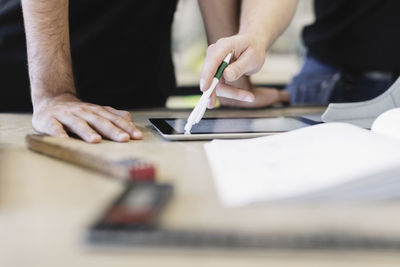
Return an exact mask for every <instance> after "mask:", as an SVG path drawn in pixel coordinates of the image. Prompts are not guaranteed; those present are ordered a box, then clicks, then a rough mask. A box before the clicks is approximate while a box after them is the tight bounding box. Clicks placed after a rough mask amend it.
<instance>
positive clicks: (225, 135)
mask: <svg viewBox="0 0 400 267" xmlns="http://www.w3.org/2000/svg"><path fill="white" fill-rule="evenodd" d="M274 118H288V119H295V120H298V121H301V122H303V123H305V124H308V125H310V126H311V125H315V124H319V123H320V122H316V121H313V120H310V119H307V118H304V117H296V116H278V117H246V118H241V117H232V118H226V117H224V118H218V117H210V118H203V119H202V120H215V119H220V120H221V119H250V120H251V119H274ZM182 119H184V120H185V119H186V118H150V119H149V121H150V123H151V124H152V125H153V127H154V128H155V129H156V130H157V131H158V132H159V133H160V134H161V136H162V137H164V138H165V139H167V140H173V141H178V140H182V141H184V140H211V139H216V138H218V139H232V138H250V137H258V136H265V135H272V134H277V133H283V132H285V131H268V132H265V131H252V132H235V133H232V132H219V133H213V132H207V133H193V134H184V133H180V132H177V131H176V130H175V129H174V128H173V127H172V126H170V125H169V124H168V123H167V122H166V120H182ZM299 129H300V128H299Z"/></svg>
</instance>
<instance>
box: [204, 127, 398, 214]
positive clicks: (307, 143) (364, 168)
mask: <svg viewBox="0 0 400 267" xmlns="http://www.w3.org/2000/svg"><path fill="white" fill-rule="evenodd" d="M205 150H206V154H207V158H208V160H209V163H210V166H211V170H212V173H213V176H214V179H215V184H216V187H217V191H218V194H219V197H220V199H221V201H222V202H223V204H225V205H228V206H240V205H245V204H249V203H252V202H258V201H267V200H276V199H286V198H293V197H298V196H304V195H307V194H310V193H313V192H318V191H321V190H324V189H326V188H329V187H333V186H336V185H340V184H344V183H348V182H350V181H354V180H357V179H361V178H363V177H370V176H371V175H374V174H378V175H379V174H380V173H383V172H385V171H387V170H391V169H399V170H400V142H398V141H396V140H391V139H389V138H385V137H382V136H379V135H377V134H374V133H372V132H370V131H368V130H365V129H361V128H358V127H356V126H352V125H350V124H345V123H326V124H320V125H316V126H311V127H307V128H303V129H299V130H295V131H292V132H287V133H283V134H280V135H274V136H266V137H260V138H254V139H247V140H214V141H212V142H210V143H207V144H205ZM399 174H400V172H399ZM399 179H400V178H399ZM399 184H400V183H399Z"/></svg>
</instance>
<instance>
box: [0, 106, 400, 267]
mask: <svg viewBox="0 0 400 267" xmlns="http://www.w3.org/2000/svg"><path fill="white" fill-rule="evenodd" d="M321 111H322V109H321V108H308V109H300V108H298V109H294V108H290V109H284V108H276V109H261V110H253V111H246V110H215V111H211V112H209V113H208V116H221V117H222V116H225V117H227V116H275V115H295V114H302V113H313V112H321ZM187 114H188V111H172V110H140V111H134V112H133V115H134V118H135V121H136V124H137V125H138V126H139V127H140V128H141V130H142V131H143V132H144V140H142V141H132V142H130V143H128V144H118V143H113V142H108V141H104V142H102V143H101V144H98V145H89V144H84V143H82V147H83V148H84V149H91V150H92V149H93V150H97V151H99V153H106V154H110V155H113V153H117V154H121V153H122V154H126V155H132V156H139V157H141V158H144V159H148V160H150V161H152V162H154V163H155V164H156V165H157V169H158V178H159V180H160V181H168V182H171V183H173V184H174V187H175V195H174V199H173V201H172V203H171V205H170V206H169V207H168V209H167V211H166V214H165V216H164V217H163V225H165V226H168V227H171V228H177V229H185V228H204V229H207V228H210V229H244V230H248V231H270V232H271V231H272V232H283V231H286V232H287V231H290V232H293V233H296V232H298V233H303V232H307V231H309V230H310V229H311V230H312V231H319V230H321V231H324V230H326V229H327V228H332V229H331V230H335V229H336V228H337V229H347V231H361V232H363V233H365V234H367V235H368V234H369V233H370V234H371V235H376V234H381V235H389V236H390V235H396V236H397V235H399V236H400V227H399V225H400V212H398V211H399V207H400V205H399V204H398V203H385V204H379V203H376V204H368V205H364V204H359V205H348V206H345V207H344V206H343V205H334V204H331V205H329V207H327V206H326V205H324V204H318V203H312V204H301V203H299V204H298V205H290V206H289V205H258V206H257V205H256V206H252V207H246V208H239V209H228V208H225V207H223V206H221V204H220V203H219V201H218V196H217V194H216V191H215V188H214V184H213V180H212V176H211V173H210V170H209V168H208V164H207V159H206V157H205V154H204V152H203V144H204V142H168V141H164V140H163V139H162V138H161V137H160V136H159V135H158V134H157V133H156V132H155V131H154V130H153V129H152V128H151V127H150V125H149V123H148V122H147V119H148V118H149V117H186V116H187ZM32 132H33V130H32V127H31V115H30V114H0V266H2V267H9V266H10V267H11V266H12V267H15V266H69V267H70V266H74V267H75V266H96V267H99V266H174V267H177V266H230V267H231V266H261V265H262V266H267V265H268V264H269V265H270V266H310V265H311V266H337V265H340V266H399V264H400V253H399V252H398V251H393V252H390V251H385V252H379V251H368V252H363V251H310V250H307V251H271V250H257V251H238V250H235V251H229V250H211V249H209V250H205V249H204V250H194V249H192V250H189V249H185V250H178V249H166V250H164V249H133V250H128V251H120V250H118V251H113V250H109V249H106V250H103V251H98V250H96V251H94V250H92V249H90V248H89V247H88V246H87V245H85V243H84V242H83V238H84V236H85V231H86V230H87V228H88V226H89V225H90V224H91V223H93V222H94V220H95V219H96V218H98V216H99V215H100V214H101V212H102V211H103V209H104V207H105V205H107V204H108V203H109V202H110V201H111V200H112V199H113V198H114V197H116V196H117V195H118V194H119V193H120V192H121V190H122V189H123V186H122V184H121V183H119V182H118V181H116V180H114V179H111V178H109V177H106V176H104V175H100V174H98V173H96V172H92V171H89V170H86V169H83V168H80V167H76V166H74V165H71V164H68V163H65V162H62V161H59V160H55V159H52V158H49V157H46V156H43V155H40V154H37V153H34V152H32V151H29V150H28V149H27V148H26V145H25V141H24V137H25V135H26V134H28V133H32Z"/></svg>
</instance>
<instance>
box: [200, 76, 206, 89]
mask: <svg viewBox="0 0 400 267" xmlns="http://www.w3.org/2000/svg"><path fill="white" fill-rule="evenodd" d="M204 83H205V81H204V79H200V90H203V87H204Z"/></svg>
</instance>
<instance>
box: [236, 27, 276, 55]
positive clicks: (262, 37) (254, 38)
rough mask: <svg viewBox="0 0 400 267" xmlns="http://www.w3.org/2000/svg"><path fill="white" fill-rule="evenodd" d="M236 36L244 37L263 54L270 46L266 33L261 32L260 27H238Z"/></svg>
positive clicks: (269, 39)
mask: <svg viewBox="0 0 400 267" xmlns="http://www.w3.org/2000/svg"><path fill="white" fill-rule="evenodd" d="M238 35H242V36H245V37H246V38H248V39H249V40H251V42H253V43H255V44H257V47H258V48H259V49H260V50H262V51H263V52H265V53H266V52H267V50H268V49H269V47H270V46H271V44H272V42H271V38H269V34H268V32H266V31H265V30H262V29H261V28H260V27H250V26H248V27H245V26H243V27H240V30H239V32H238Z"/></svg>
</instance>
